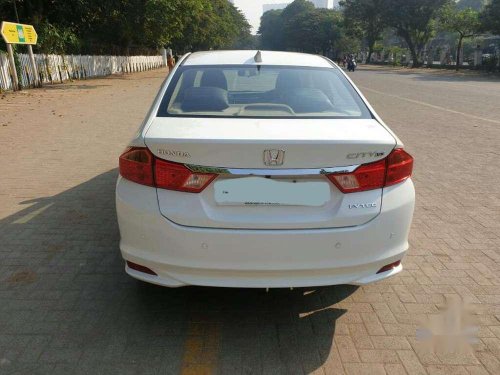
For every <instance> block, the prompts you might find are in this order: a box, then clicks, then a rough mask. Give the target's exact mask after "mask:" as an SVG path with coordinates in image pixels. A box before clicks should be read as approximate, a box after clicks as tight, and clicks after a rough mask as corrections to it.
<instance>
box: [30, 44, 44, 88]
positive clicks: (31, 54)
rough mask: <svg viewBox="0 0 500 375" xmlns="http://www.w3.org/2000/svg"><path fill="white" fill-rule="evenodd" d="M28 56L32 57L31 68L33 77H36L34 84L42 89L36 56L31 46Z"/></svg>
mask: <svg viewBox="0 0 500 375" xmlns="http://www.w3.org/2000/svg"><path fill="white" fill-rule="evenodd" d="M28 54H29V56H30V61H31V68H32V71H33V75H34V76H35V78H34V79H33V83H34V85H35V87H41V86H42V84H41V82H40V77H39V76H38V69H37V67H36V62H35V55H33V47H31V44H28Z"/></svg>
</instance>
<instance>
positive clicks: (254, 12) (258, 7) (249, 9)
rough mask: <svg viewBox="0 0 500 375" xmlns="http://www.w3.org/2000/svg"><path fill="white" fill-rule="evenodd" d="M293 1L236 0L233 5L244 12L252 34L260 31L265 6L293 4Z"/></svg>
mask: <svg viewBox="0 0 500 375" xmlns="http://www.w3.org/2000/svg"><path fill="white" fill-rule="evenodd" d="M291 2H292V0H234V1H233V3H234V5H236V6H237V7H238V8H240V10H241V11H242V12H243V14H244V15H245V17H246V18H247V20H248V22H249V23H250V25H252V33H253V34H256V33H257V30H259V24H260V16H261V15H262V5H263V4H273V3H274V4H280V3H291Z"/></svg>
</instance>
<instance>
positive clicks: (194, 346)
mask: <svg viewBox="0 0 500 375" xmlns="http://www.w3.org/2000/svg"><path fill="white" fill-rule="evenodd" d="M218 356H219V329H218V325H217V323H212V322H203V321H202V322H193V321H190V322H189V325H188V333H187V338H186V342H185V343H184V355H183V356H182V365H181V375H211V374H214V373H215V372H216V369H217V359H218Z"/></svg>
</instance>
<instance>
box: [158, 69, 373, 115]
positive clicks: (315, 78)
mask: <svg viewBox="0 0 500 375" xmlns="http://www.w3.org/2000/svg"><path fill="white" fill-rule="evenodd" d="M158 116H160V117H169V116H183V117H247V118H248V117H250V118H268V117H277V118H311V117H314V118H371V114H370V111H369V110H368V108H367V107H366V105H365V104H364V103H363V101H362V100H361V98H360V97H359V95H358V93H357V92H356V91H355V90H354V89H353V87H352V85H351V84H350V83H349V81H348V80H347V79H346V78H345V77H344V76H343V73H342V72H341V71H340V70H339V69H337V68H333V67H332V68H311V67H291V66H270V65H269V66H266V65H261V66H256V65H227V66H225V65H217V66H213V65H212V66H181V67H180V68H179V69H177V71H176V73H175V75H174V77H173V78H172V81H171V82H170V84H169V86H168V88H167V91H166V93H165V96H164V97H163V100H162V102H161V106H160V108H159V111H158Z"/></svg>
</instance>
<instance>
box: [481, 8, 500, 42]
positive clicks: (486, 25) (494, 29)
mask: <svg viewBox="0 0 500 375" xmlns="http://www.w3.org/2000/svg"><path fill="white" fill-rule="evenodd" d="M481 22H482V24H483V29H484V30H485V31H489V32H491V33H492V34H495V35H500V0H491V2H490V3H489V4H487V5H486V6H485V7H484V10H483V12H482V13H481Z"/></svg>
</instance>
